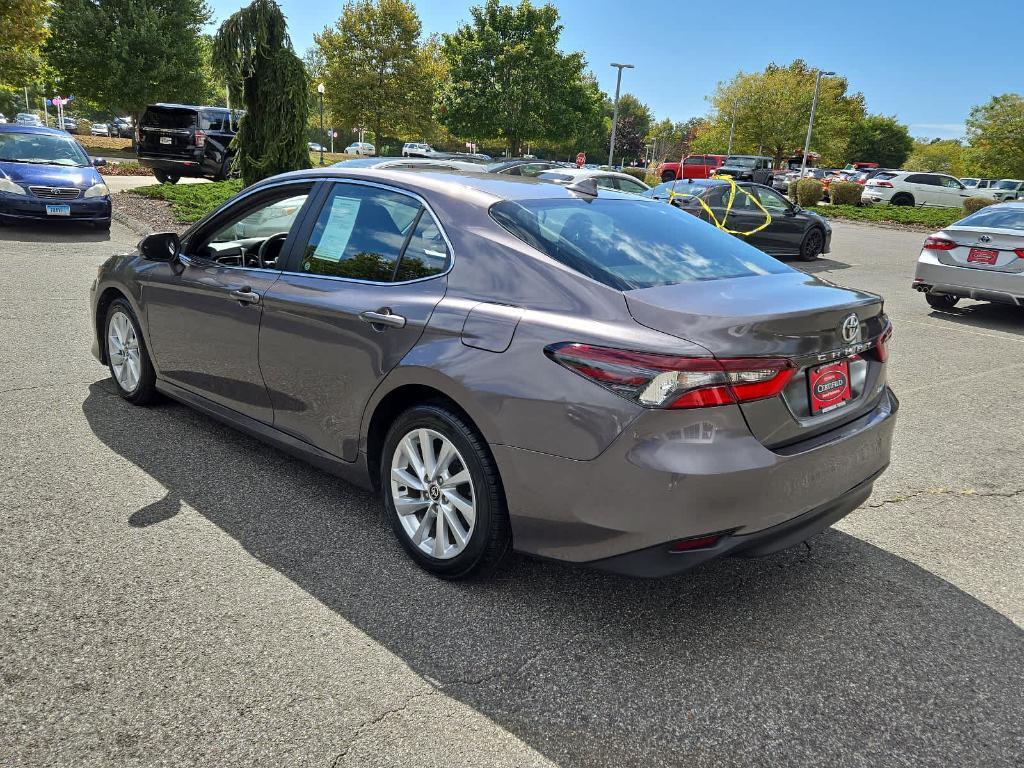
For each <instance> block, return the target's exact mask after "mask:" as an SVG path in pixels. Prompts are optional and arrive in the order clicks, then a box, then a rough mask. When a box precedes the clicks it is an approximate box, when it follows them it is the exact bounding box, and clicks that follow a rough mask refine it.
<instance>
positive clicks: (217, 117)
mask: <svg viewBox="0 0 1024 768" xmlns="http://www.w3.org/2000/svg"><path fill="white" fill-rule="evenodd" d="M227 116H228V114H227V112H203V113H202V125H201V127H202V129H203V130H204V131H226V130H227V129H228V127H227V125H226V123H227Z"/></svg>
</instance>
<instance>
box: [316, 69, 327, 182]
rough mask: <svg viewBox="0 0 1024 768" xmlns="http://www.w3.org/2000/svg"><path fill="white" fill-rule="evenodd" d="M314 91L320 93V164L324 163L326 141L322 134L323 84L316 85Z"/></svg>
mask: <svg viewBox="0 0 1024 768" xmlns="http://www.w3.org/2000/svg"><path fill="white" fill-rule="evenodd" d="M316 92H317V93H319V94H320V165H323V164H324V142H325V141H327V137H326V136H325V135H324V84H323V83H320V84H319V85H317V87H316Z"/></svg>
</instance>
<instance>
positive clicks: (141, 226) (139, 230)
mask: <svg viewBox="0 0 1024 768" xmlns="http://www.w3.org/2000/svg"><path fill="white" fill-rule="evenodd" d="M110 218H112V219H113V220H114V221H116V222H117V223H118V224H121V225H122V226H125V227H128V229H130V230H131V231H132V232H134V233H135V234H137V235H139V236H140V237H145V236H146V235H149V234H152V233H153V228H152V227H150V226H149V225H148V224H145V223H144V222H141V221H139V220H138V219H136V218H134V217H133V216H129V215H128V214H127V213H122V212H121V211H111V212H110Z"/></svg>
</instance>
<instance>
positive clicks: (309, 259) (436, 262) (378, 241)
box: [299, 183, 450, 283]
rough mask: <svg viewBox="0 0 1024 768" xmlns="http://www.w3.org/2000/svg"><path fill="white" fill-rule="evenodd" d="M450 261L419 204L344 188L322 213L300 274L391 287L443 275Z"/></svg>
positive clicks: (362, 188) (377, 191)
mask: <svg viewBox="0 0 1024 768" xmlns="http://www.w3.org/2000/svg"><path fill="white" fill-rule="evenodd" d="M449 257H450V253H449V250H448V244H447V242H446V241H445V239H444V236H443V235H442V234H441V230H440V228H439V227H438V226H437V223H436V222H435V221H434V219H433V217H432V216H431V215H430V213H429V212H428V211H427V210H426V209H425V208H424V207H423V206H422V205H421V204H420V202H419V201H418V200H416V199H415V198H413V197H410V196H409V195H403V194H401V193H400V192H392V191H390V190H386V189H378V188H376V187H369V186H362V185H358V184H344V183H342V184H335V185H334V187H333V188H332V189H331V192H330V194H329V196H328V198H327V201H326V202H325V203H324V206H323V208H322V209H321V211H320V215H319V216H318V218H317V221H316V224H315V225H314V227H313V231H312V233H311V234H310V238H309V242H308V243H307V244H306V247H305V251H304V252H303V256H302V262H301V264H299V271H300V272H305V273H307V274H314V275H332V276H334V277H347V278H351V279H353V280H366V281H372V282H377V283H388V282H392V281H404V280H416V279H418V278H421V277H430V276H432V275H437V274H440V273H442V272H444V271H445V270H446V269H447V268H448V261H449Z"/></svg>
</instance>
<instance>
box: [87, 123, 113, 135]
mask: <svg viewBox="0 0 1024 768" xmlns="http://www.w3.org/2000/svg"><path fill="white" fill-rule="evenodd" d="M89 135H90V136H110V126H109V125H107V124H106V123H93V124H92V125H90V126H89Z"/></svg>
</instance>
